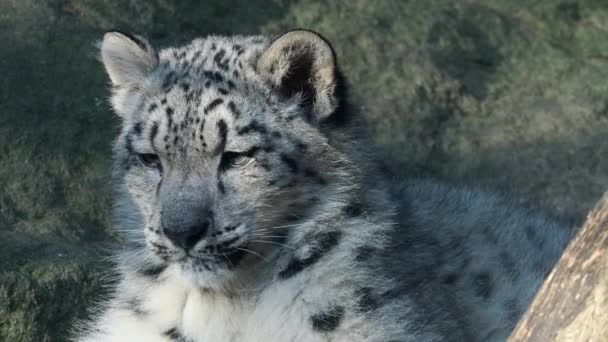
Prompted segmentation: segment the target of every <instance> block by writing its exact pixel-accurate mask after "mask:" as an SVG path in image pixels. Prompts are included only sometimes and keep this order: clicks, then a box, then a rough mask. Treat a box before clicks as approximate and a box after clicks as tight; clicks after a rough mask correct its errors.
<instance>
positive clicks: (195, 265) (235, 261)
mask: <svg viewBox="0 0 608 342" xmlns="http://www.w3.org/2000/svg"><path fill="white" fill-rule="evenodd" d="M245 254H246V252H244V251H241V250H235V251H232V253H227V254H222V255H212V256H205V257H204V258H201V257H191V256H188V257H186V258H184V259H182V260H180V261H177V262H176V263H177V264H178V265H179V271H180V275H181V277H182V278H183V279H184V280H185V282H186V283H188V284H189V285H191V286H193V287H200V288H206V289H210V290H222V289H225V288H226V286H227V284H229V283H230V281H231V280H232V279H233V278H234V275H235V272H236V271H237V269H238V267H239V264H240V261H241V260H242V259H243V258H244V257H245Z"/></svg>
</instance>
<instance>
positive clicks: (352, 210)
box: [344, 202, 363, 217]
mask: <svg viewBox="0 0 608 342" xmlns="http://www.w3.org/2000/svg"><path fill="white" fill-rule="evenodd" d="M344 214H345V215H347V216H350V217H356V216H361V215H362V214H363V207H362V206H361V203H359V202H351V203H350V204H348V205H347V206H346V207H344Z"/></svg>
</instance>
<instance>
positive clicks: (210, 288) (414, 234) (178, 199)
mask: <svg viewBox="0 0 608 342" xmlns="http://www.w3.org/2000/svg"><path fill="white" fill-rule="evenodd" d="M101 57H102V60H103V63H104V65H105V68H106V71H107V73H108V75H109V77H110V80H111V82H112V86H113V88H112V98H111V102H112V105H113V108H114V110H115V112H116V113H117V114H118V115H119V116H120V118H121V122H122V131H121V133H120V135H119V137H118V138H117V140H116V142H115V145H114V156H115V167H114V177H115V180H116V184H117V200H116V208H117V214H116V217H117V228H118V229H120V230H123V231H126V240H127V241H128V242H127V244H126V246H125V247H124V252H123V253H122V254H120V256H119V258H118V260H119V261H118V266H117V273H119V275H120V281H119V282H118V284H117V285H116V288H115V290H114V291H113V295H112V297H111V298H110V299H108V300H107V302H106V304H105V305H103V306H102V307H101V308H99V310H98V313H97V315H96V316H95V317H94V318H93V319H92V321H91V322H90V323H88V324H85V325H84V326H83V328H82V331H81V335H80V337H78V338H77V340H78V341H90V342H93V341H165V342H166V341H193V342H194V341H213V342H221V341H418V342H419V341H423V342H430V341H504V340H505V339H506V337H507V336H508V334H509V332H510V330H511V329H512V328H513V326H514V324H515V322H516V321H517V320H518V318H519V317H520V315H521V314H522V312H523V311H524V310H525V308H526V306H527V305H528V304H529V302H530V300H531V298H532V296H533V295H534V293H535V291H536V290H537V288H538V287H539V285H540V283H541V282H542V280H543V277H544V275H545V274H546V273H547V271H548V270H550V268H551V267H552V265H553V264H554V262H555V261H556V260H557V258H558V256H559V254H560V252H561V251H562V249H563V248H564V246H565V244H566V243H567V241H568V240H569V238H570V236H571V234H572V230H571V229H568V228H567V227H565V226H563V225H560V224H559V223H557V222H556V221H554V220H552V219H550V218H548V217H545V216H544V215H542V214H540V213H536V212H533V211H531V210H528V209H523V208H519V207H516V206H514V205H512V204H511V203H510V202H509V201H507V200H505V199H502V198H500V197H498V196H495V195H492V194H489V193H485V192H481V191H477V190H473V189H467V188H461V187H454V186H449V185H444V184H439V183H435V182H431V181H418V180H411V181H405V182H403V183H400V184H395V182H394V181H392V180H391V179H389V177H387V176H386V175H384V174H383V173H382V172H380V171H379V170H380V168H379V167H378V165H377V164H376V163H375V162H373V161H372V160H373V158H371V157H370V156H371V154H370V152H369V150H368V143H367V142H366V140H365V138H364V134H363V132H364V130H363V127H362V124H361V123H360V122H358V120H357V118H356V117H354V116H353V114H351V113H349V111H348V109H347V105H346V101H345V99H344V94H343V91H342V87H341V86H342V84H341V78H340V75H339V72H338V68H337V65H336V57H335V55H334V52H333V50H332V48H331V47H330V45H329V44H328V42H327V41H326V40H325V39H323V38H322V37H320V36H319V35H318V34H316V33H313V32H310V31H303V30H297V31H291V32H288V33H286V34H284V35H281V36H279V37H278V38H276V39H271V38H268V37H264V36H253V37H245V36H234V37H217V36H210V37H206V38H202V39H196V40H194V41H192V42H191V43H190V44H188V45H186V46H182V47H177V48H167V49H163V50H160V51H158V52H157V51H156V50H154V49H153V48H152V47H151V46H150V44H149V43H148V42H147V41H146V40H145V39H143V38H142V37H140V36H133V35H129V34H125V33H121V32H109V33H107V34H106V35H105V37H104V39H103V42H102V43H101Z"/></svg>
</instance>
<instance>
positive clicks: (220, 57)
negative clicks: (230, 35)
mask: <svg viewBox="0 0 608 342" xmlns="http://www.w3.org/2000/svg"><path fill="white" fill-rule="evenodd" d="M225 55H226V50H224V49H221V50H220V51H218V52H217V53H216V54H215V56H213V61H214V62H215V64H217V66H218V67H219V68H220V69H222V70H226V69H228V61H227V60H224V56H225Z"/></svg>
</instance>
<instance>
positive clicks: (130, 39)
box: [100, 31, 158, 117]
mask: <svg viewBox="0 0 608 342" xmlns="http://www.w3.org/2000/svg"><path fill="white" fill-rule="evenodd" d="M100 50H101V61H102V62H103V65H104V66H105V69H106V71H107V73H108V76H109V77H110V80H111V81H112V86H113V87H112V99H111V100H112V107H113V108H114V111H115V112H116V113H117V114H118V115H120V116H122V117H126V116H128V115H130V114H132V113H133V112H134V110H135V108H136V107H137V101H138V94H139V90H140V89H141V87H142V83H143V82H144V80H145V79H146V77H147V76H148V75H149V74H150V73H151V72H152V70H154V68H155V67H156V66H157V64H158V56H157V54H156V52H155V51H154V49H152V47H151V46H150V44H148V42H147V41H146V40H145V39H144V38H142V37H140V36H136V35H131V34H127V33H123V32H119V31H110V32H107V33H106V34H105V35H104V37H103V41H102V42H101V44H100Z"/></svg>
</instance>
